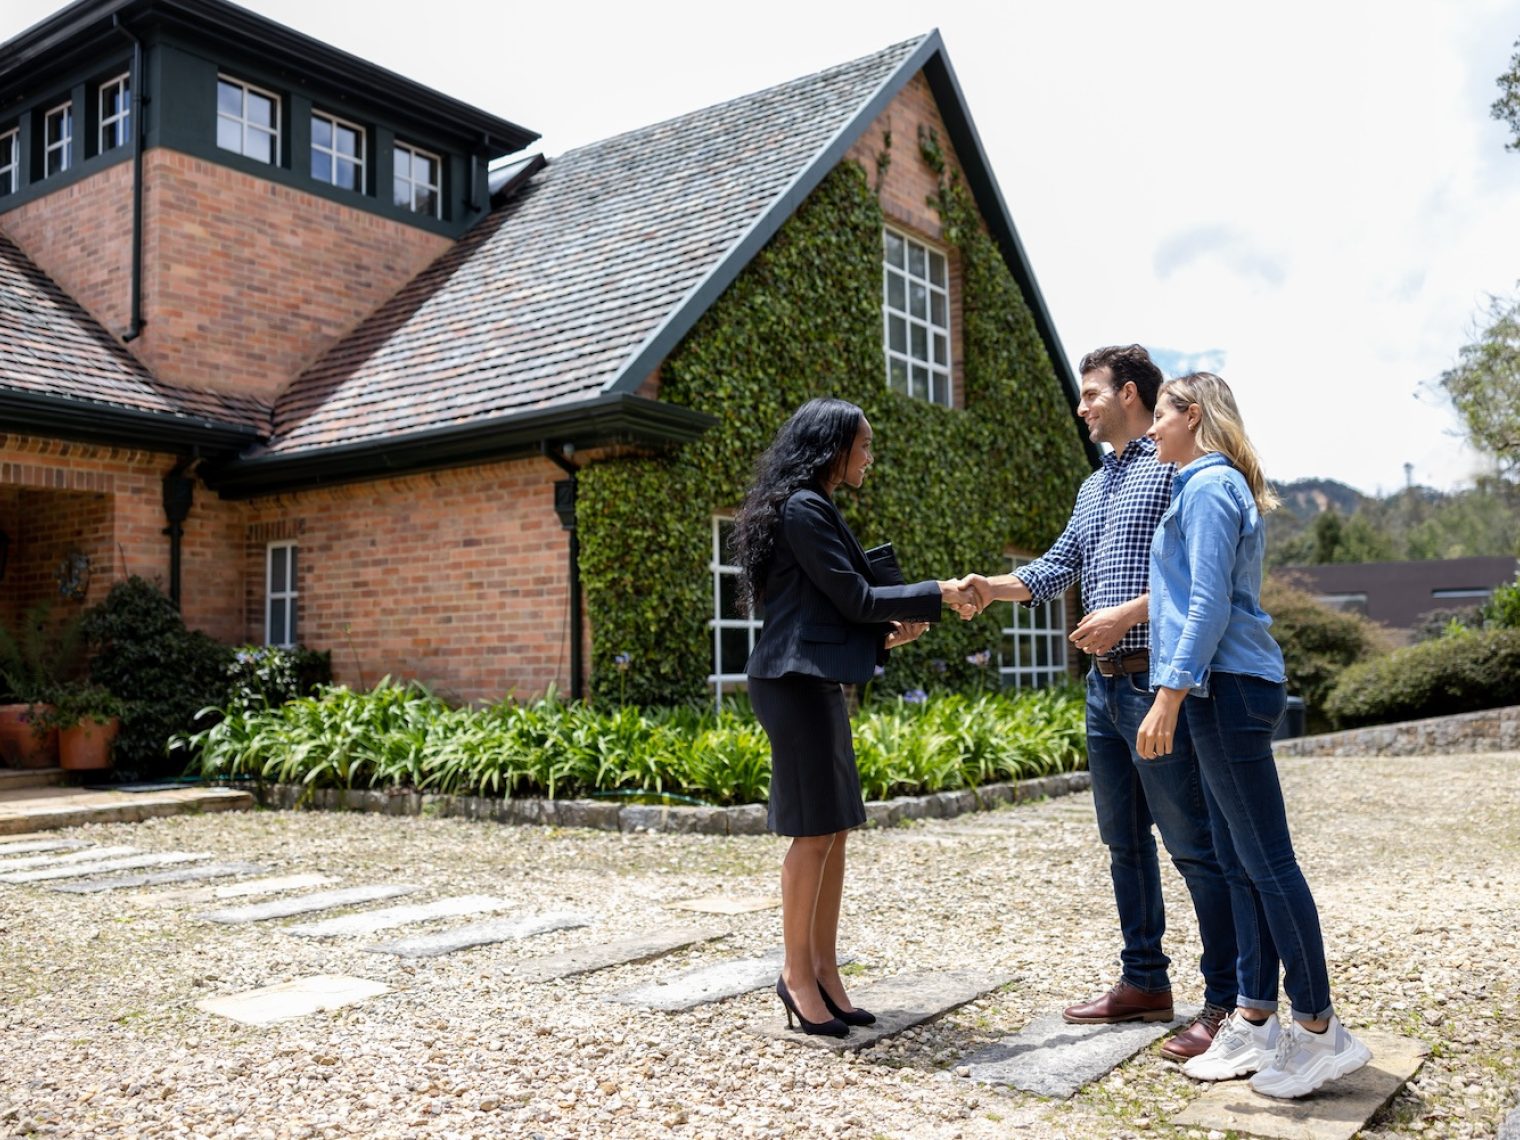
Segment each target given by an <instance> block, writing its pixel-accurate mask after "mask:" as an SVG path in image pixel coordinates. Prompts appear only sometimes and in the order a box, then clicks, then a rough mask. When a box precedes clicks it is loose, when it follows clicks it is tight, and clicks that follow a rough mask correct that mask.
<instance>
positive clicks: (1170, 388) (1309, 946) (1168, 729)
mask: <svg viewBox="0 0 1520 1140" xmlns="http://www.w3.org/2000/svg"><path fill="white" fill-rule="evenodd" d="M1146 434H1148V435H1149V436H1150V437H1151V438H1152V439H1154V440H1155V441H1156V458H1157V459H1159V460H1160V461H1161V462H1163V463H1175V464H1176V465H1177V467H1178V471H1177V475H1176V477H1175V480H1174V482H1173V485H1172V501H1171V505H1170V506H1169V507H1168V508H1167V511H1166V513H1165V514H1164V515H1162V517H1161V523H1160V525H1159V526H1158V527H1157V528H1156V534H1155V537H1154V538H1153V540H1152V542H1151V571H1150V588H1151V595H1150V623H1151V624H1150V638H1151V646H1150V650H1151V687H1152V688H1153V689H1155V690H1156V700H1155V704H1154V705H1153V706H1152V708H1151V712H1150V714H1149V715H1148V716H1147V717H1146V718H1145V720H1144V722H1143V723H1142V724H1141V726H1140V732H1139V736H1138V739H1137V741H1136V748H1137V750H1138V751H1139V753H1140V755H1141V756H1142V757H1143V758H1155V757H1157V756H1163V755H1165V754H1166V753H1167V752H1168V751H1169V750H1170V749H1171V747H1172V735H1173V732H1174V731H1175V730H1176V727H1177V717H1178V715H1179V713H1181V714H1182V715H1185V716H1186V717H1187V727H1188V730H1189V732H1190V733H1191V735H1192V738H1193V747H1194V748H1195V749H1196V750H1197V753H1198V765H1199V770H1200V772H1201V773H1202V775H1203V780H1204V786H1205V792H1206V799H1207V801H1208V805H1209V814H1210V821H1211V824H1212V827H1213V830H1214V845H1215V849H1216V853H1217V854H1218V856H1219V862H1220V865H1221V866H1222V867H1223V869H1224V872H1225V877H1226V878H1227V879H1228V880H1229V883H1230V896H1231V903H1232V904H1233V908H1234V912H1235V928H1236V938H1237V941H1238V943H1239V950H1240V959H1239V976H1240V978H1239V980H1240V995H1239V998H1238V1001H1237V1008H1236V1011H1235V1012H1234V1013H1232V1014H1231V1015H1230V1018H1229V1020H1228V1021H1226V1022H1225V1024H1224V1025H1223V1026H1221V1027H1220V1030H1219V1032H1218V1034H1217V1035H1216V1036H1215V1037H1214V1041H1213V1044H1212V1045H1210V1046H1209V1048H1208V1050H1207V1051H1205V1052H1204V1053H1202V1054H1200V1055H1199V1056H1197V1057H1194V1058H1193V1059H1192V1060H1190V1061H1188V1062H1187V1064H1186V1065H1184V1066H1183V1070H1182V1071H1183V1072H1184V1073H1186V1074H1187V1075H1188V1076H1190V1077H1195V1078H1197V1079H1200V1080H1213V1081H1217V1080H1228V1079H1230V1078H1232V1077H1239V1076H1244V1075H1245V1074H1247V1073H1254V1074H1255V1075H1254V1076H1253V1077H1252V1078H1251V1087H1252V1088H1254V1089H1255V1090H1256V1091H1257V1092H1259V1093H1263V1094H1265V1095H1266V1096H1273V1097H1300V1096H1305V1095H1307V1094H1308V1093H1310V1092H1313V1091H1314V1090H1315V1089H1317V1088H1319V1087H1320V1086H1321V1085H1322V1084H1324V1083H1325V1082H1326V1081H1330V1080H1334V1079H1336V1078H1337V1077H1342V1076H1345V1075H1346V1074H1347V1073H1350V1072H1352V1071H1354V1070H1356V1069H1359V1068H1361V1067H1362V1066H1363V1065H1365V1064H1366V1063H1367V1062H1368V1061H1369V1060H1371V1059H1372V1054H1371V1052H1370V1051H1369V1050H1368V1049H1367V1046H1366V1045H1364V1044H1363V1043H1362V1042H1360V1041H1358V1040H1357V1039H1356V1038H1355V1037H1353V1036H1352V1035H1351V1034H1350V1033H1348V1032H1347V1031H1346V1030H1345V1028H1344V1027H1343V1026H1342V1025H1341V1023H1340V1019H1339V1018H1337V1017H1336V1016H1335V1012H1334V1010H1333V1008H1332V1007H1331V1003H1330V980H1329V974H1328V971H1327V970H1326V967H1325V949H1324V942H1323V940H1322V938H1321V935H1320V924H1319V912H1318V910H1317V908H1316V907H1315V905H1314V898H1313V896H1312V895H1311V894H1310V893H1309V885H1308V883H1307V882H1305V881H1304V874H1303V871H1302V870H1300V869H1299V865H1298V859H1297V857H1296V856H1295V855H1294V853H1293V842H1292V840H1291V839H1290V838H1289V835H1288V819H1287V814H1286V812H1285V810H1284V808H1283V797H1282V789H1281V787H1280V786H1279V784H1278V779H1277V766H1276V763H1275V762H1274V760H1273V757H1272V735H1273V732H1274V731H1275V730H1276V728H1277V726H1278V724H1280V723H1281V721H1282V718H1283V714H1284V712H1285V710H1286V704H1287V697H1286V694H1287V689H1286V684H1285V682H1286V674H1285V673H1284V671H1283V656H1282V650H1280V649H1279V648H1278V646H1277V643H1276V642H1275V641H1273V640H1272V636H1271V634H1269V633H1268V632H1267V627H1268V626H1270V625H1271V624H1272V619H1271V618H1270V617H1268V616H1267V615H1266V614H1265V613H1264V612H1262V609H1261V573H1262V553H1263V548H1264V546H1265V544H1266V534H1265V527H1264V525H1263V523H1262V517H1261V516H1262V513H1263V512H1265V511H1270V510H1271V509H1273V508H1274V507H1276V506H1277V496H1276V495H1274V494H1273V493H1272V489H1271V488H1270V487H1269V486H1268V485H1267V481H1266V478H1265V477H1264V476H1263V475H1262V472H1261V466H1260V464H1259V463H1258V462H1257V458H1256V453H1255V451H1254V449H1253V448H1252V447H1251V442H1250V440H1249V439H1247V437H1246V433H1245V427H1244V425H1243V424H1242V423H1241V419H1240V412H1239V410H1238V409H1237V408H1236V406H1235V397H1234V396H1233V395H1232V394H1231V392H1230V389H1229V387H1228V385H1226V384H1225V382H1224V381H1223V380H1221V379H1220V378H1219V377H1218V376H1215V375H1213V374H1212V373H1208V372H1195V373H1193V374H1191V375H1189V376H1183V377H1181V378H1180V379H1177V380H1172V381H1170V382H1168V383H1166V384H1164V385H1162V388H1161V391H1160V394H1159V395H1158V397H1157V400H1156V414H1155V422H1154V423H1153V424H1152V426H1151V429H1150V431H1149V432H1147V433H1146ZM1279 964H1280V965H1281V966H1282V970H1283V988H1284V989H1286V990H1287V992H1288V997H1289V999H1290V1002H1291V1006H1292V1019H1291V1021H1290V1022H1289V1024H1288V1027H1287V1028H1286V1029H1280V1027H1279V1025H1278V1021H1277V1004H1278V1003H1277V975H1278V967H1279Z"/></svg>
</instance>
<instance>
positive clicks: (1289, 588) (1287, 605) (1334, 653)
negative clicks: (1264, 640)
mask: <svg viewBox="0 0 1520 1140" xmlns="http://www.w3.org/2000/svg"><path fill="white" fill-rule="evenodd" d="M1261 608H1262V609H1264V610H1266V611H1267V613H1269V614H1270V615H1272V636H1273V638H1275V639H1276V641H1277V644H1278V645H1279V646H1281V647H1282V651H1283V666H1284V668H1285V670H1286V671H1287V674H1288V691H1289V692H1290V693H1293V694H1294V695H1295V696H1300V697H1303V699H1304V704H1305V706H1306V712H1307V718H1306V719H1307V722H1308V724H1307V727H1308V730H1309V731H1310V732H1324V731H1325V730H1326V729H1328V728H1329V727H1330V718H1329V716H1328V714H1327V712H1326V708H1325V705H1326V702H1327V701H1328V700H1329V698H1330V693H1331V691H1332V690H1333V689H1334V688H1335V683H1336V681H1338V680H1339V679H1340V676H1341V674H1342V673H1343V672H1344V671H1345V670H1346V668H1347V666H1350V665H1354V664H1355V663H1356V662H1358V661H1366V660H1369V659H1371V658H1373V657H1375V656H1377V655H1378V654H1380V653H1386V652H1388V651H1389V650H1390V649H1391V648H1392V645H1391V643H1390V642H1389V639H1388V634H1387V632H1386V631H1385V630H1384V629H1383V628H1382V627H1381V626H1379V625H1378V624H1376V623H1375V622H1372V621H1369V620H1368V619H1366V618H1364V617H1362V616H1361V615H1360V614H1351V613H1343V612H1341V611H1340V610H1336V609H1332V608H1331V607H1329V606H1327V605H1325V604H1324V603H1323V602H1321V601H1318V600H1317V599H1316V598H1315V597H1314V596H1313V595H1312V594H1310V593H1308V592H1306V591H1304V590H1301V589H1299V588H1298V587H1297V586H1296V585H1294V584H1293V580H1292V577H1291V575H1286V576H1278V575H1270V576H1268V578H1267V579H1266V581H1265V582H1263V583H1262V589H1261Z"/></svg>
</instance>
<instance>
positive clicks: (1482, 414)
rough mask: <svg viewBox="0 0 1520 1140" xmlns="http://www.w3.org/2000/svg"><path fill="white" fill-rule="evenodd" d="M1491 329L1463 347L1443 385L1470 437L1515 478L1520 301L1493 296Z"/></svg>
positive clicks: (1519, 443)
mask: <svg viewBox="0 0 1520 1140" xmlns="http://www.w3.org/2000/svg"><path fill="white" fill-rule="evenodd" d="M1486 319H1487V320H1488V322H1489V324H1488V327H1487V328H1485V329H1483V330H1482V332H1481V333H1479V335H1478V337H1477V338H1476V339H1475V340H1474V341H1473V343H1471V344H1469V345H1467V346H1466V347H1464V348H1463V349H1462V351H1461V353H1460V354H1459V355H1460V359H1459V360H1458V362H1457V365H1456V367H1455V368H1451V369H1448V370H1447V371H1446V372H1443V373H1442V374H1441V387H1442V388H1444V389H1446V392H1447V394H1448V395H1449V396H1450V397H1451V401H1452V403H1453V404H1455V405H1456V408H1457V412H1458V413H1459V414H1460V415H1461V417H1462V421H1463V425H1464V426H1465V427H1466V429H1467V434H1468V437H1469V438H1470V439H1471V440H1472V442H1473V445H1474V446H1475V447H1477V448H1478V449H1479V450H1480V451H1485V452H1487V453H1488V454H1490V455H1492V456H1493V457H1494V458H1495V459H1497V460H1498V461H1499V463H1500V465H1501V467H1502V468H1503V469H1504V470H1505V471H1506V472H1509V473H1511V474H1513V473H1514V472H1515V471H1516V469H1517V468H1520V299H1516V300H1507V299H1504V298H1500V297H1491V298H1490V299H1489V304H1488V315H1487V318H1486Z"/></svg>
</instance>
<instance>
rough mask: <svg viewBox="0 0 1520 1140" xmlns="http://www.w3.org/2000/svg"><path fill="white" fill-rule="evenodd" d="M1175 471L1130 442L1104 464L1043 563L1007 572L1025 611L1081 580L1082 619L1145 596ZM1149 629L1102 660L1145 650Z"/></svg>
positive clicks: (1140, 629)
mask: <svg viewBox="0 0 1520 1140" xmlns="http://www.w3.org/2000/svg"><path fill="white" fill-rule="evenodd" d="M1176 472H1177V469H1176V468H1175V467H1173V466H1172V465H1171V464H1170V463H1160V462H1158V461H1157V459H1156V445H1155V443H1154V442H1153V441H1151V440H1149V439H1146V438H1145V437H1143V436H1142V437H1141V438H1140V439H1136V440H1131V441H1130V443H1129V446H1127V447H1126V448H1125V449H1124V454H1123V455H1115V454H1114V453H1113V452H1110V453H1108V454H1107V455H1105V456H1104V457H1103V466H1102V467H1100V468H1098V470H1096V471H1094V472H1093V473H1092V474H1091V475H1089V476H1088V477H1087V478H1086V479H1085V480H1083V482H1082V489H1081V490H1080V491H1078V492H1077V505H1076V506H1075V507H1074V508H1072V512H1071V520H1070V521H1069V522H1068V523H1067V524H1066V529H1065V530H1064V531H1062V532H1061V537H1060V538H1058V539H1056V542H1055V545H1054V546H1052V547H1051V548H1050V549H1049V550H1047V551H1046V552H1045V553H1044V555H1043V556H1041V557H1040V558H1037V559H1035V561H1033V562H1031V563H1029V565H1027V566H1020V567H1019V568H1018V569H1017V570H1015V571H1014V577H1016V578H1017V579H1018V580H1019V581H1020V582H1023V583H1024V585H1025V586H1026V587H1027V588H1028V590H1029V595H1030V602H1031V604H1035V603H1039V602H1047V601H1049V600H1050V599H1051V598H1054V597H1056V596H1058V595H1060V594H1063V593H1065V592H1066V591H1067V590H1069V589H1070V588H1071V586H1072V584H1073V583H1074V582H1076V581H1077V579H1078V578H1081V580H1082V612H1083V613H1091V612H1092V611H1093V610H1099V609H1103V608H1104V607H1106V606H1117V605H1120V604H1122V603H1124V602H1128V601H1130V600H1131V599H1134V598H1138V597H1139V596H1140V595H1141V594H1143V593H1145V592H1146V591H1147V590H1148V589H1149V588H1150V586H1149V578H1150V560H1151V536H1152V535H1154V534H1155V533H1156V525H1157V524H1158V523H1159V522H1160V521H1161V516H1162V515H1163V514H1165V513H1166V508H1167V507H1168V506H1169V505H1170V503H1171V500H1172V476H1173V475H1175V474H1176ZM1149 635H1150V625H1149V623H1148V622H1141V623H1140V624H1139V625H1137V626H1135V627H1134V628H1133V629H1131V630H1130V631H1129V632H1128V633H1126V634H1125V635H1124V639H1123V640H1122V641H1120V642H1119V644H1118V645H1116V646H1115V647H1114V648H1113V650H1111V651H1110V652H1109V653H1108V654H1106V656H1108V657H1119V656H1121V655H1123V654H1125V653H1129V652H1132V651H1133V650H1136V649H1145V648H1148V645H1149V641H1148V638H1149Z"/></svg>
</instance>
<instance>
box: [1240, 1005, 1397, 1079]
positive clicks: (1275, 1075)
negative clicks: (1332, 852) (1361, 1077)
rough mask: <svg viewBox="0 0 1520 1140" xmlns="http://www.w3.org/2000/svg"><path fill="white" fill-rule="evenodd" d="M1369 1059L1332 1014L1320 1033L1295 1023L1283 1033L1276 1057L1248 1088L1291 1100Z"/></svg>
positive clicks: (1364, 1050)
mask: <svg viewBox="0 0 1520 1140" xmlns="http://www.w3.org/2000/svg"><path fill="white" fill-rule="evenodd" d="M1370 1060H1372V1050H1371V1049H1369V1048H1367V1046H1365V1045H1363V1044H1362V1043H1361V1042H1360V1041H1358V1040H1357V1039H1356V1038H1355V1037H1353V1036H1351V1034H1349V1033H1347V1032H1346V1027H1345V1026H1344V1025H1342V1024H1341V1020H1340V1018H1338V1017H1336V1016H1335V1015H1334V1014H1331V1015H1330V1025H1329V1027H1328V1028H1327V1029H1326V1030H1325V1031H1324V1032H1323V1033H1310V1032H1309V1031H1308V1030H1307V1029H1305V1028H1304V1027H1303V1026H1302V1025H1300V1024H1298V1022H1296V1021H1295V1022H1293V1023H1292V1024H1291V1025H1289V1026H1288V1028H1287V1029H1285V1030H1283V1033H1282V1036H1281V1037H1280V1038H1278V1041H1277V1055H1276V1056H1275V1057H1273V1058H1272V1063H1271V1064H1270V1065H1268V1066H1267V1067H1266V1068H1264V1069H1262V1070H1261V1071H1260V1072H1258V1073H1257V1074H1256V1075H1255V1076H1254V1077H1252V1078H1251V1087H1252V1088H1253V1089H1255V1090H1256V1091H1257V1092H1259V1093H1261V1094H1262V1095H1263V1096H1273V1097H1278V1098H1281V1099H1283V1100H1291V1099H1292V1098H1294V1097H1300V1096H1308V1095H1309V1094H1310V1093H1312V1092H1313V1091H1314V1090H1315V1089H1317V1088H1319V1087H1320V1085H1322V1084H1324V1083H1325V1082H1326V1081H1333V1080H1335V1079H1336V1078H1337V1077H1344V1076H1345V1075H1346V1074H1347V1073H1354V1072H1355V1071H1356V1070H1357V1069H1360V1068H1361V1067H1362V1066H1363V1065H1365V1064H1366V1063H1367V1062H1368V1061H1370Z"/></svg>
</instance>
